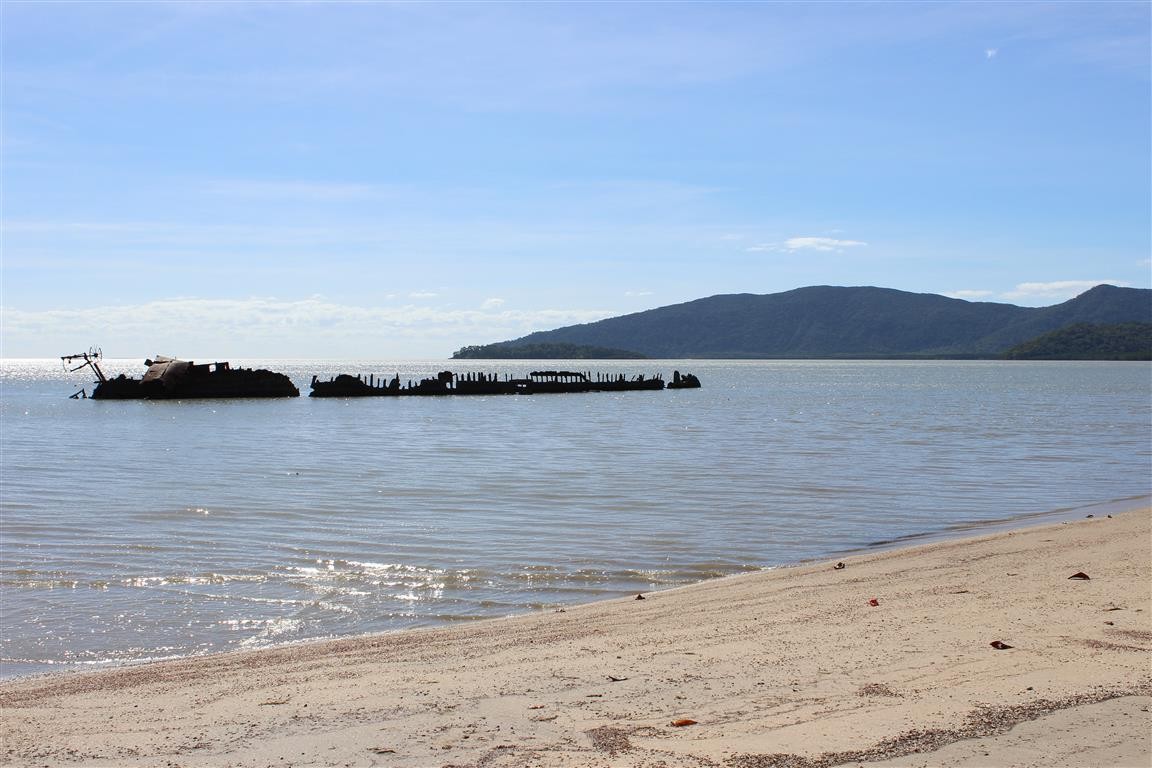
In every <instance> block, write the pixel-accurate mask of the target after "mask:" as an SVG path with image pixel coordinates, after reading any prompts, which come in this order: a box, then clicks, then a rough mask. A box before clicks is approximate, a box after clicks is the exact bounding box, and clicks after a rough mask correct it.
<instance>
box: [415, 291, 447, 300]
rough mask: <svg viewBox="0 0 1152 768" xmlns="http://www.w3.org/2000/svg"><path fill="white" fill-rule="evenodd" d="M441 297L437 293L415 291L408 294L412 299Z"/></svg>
mask: <svg viewBox="0 0 1152 768" xmlns="http://www.w3.org/2000/svg"><path fill="white" fill-rule="evenodd" d="M439 295H440V294H438V293H435V292H434V291H413V292H412V293H410V294H408V298H410V299H434V298H436V297H437V296H439Z"/></svg>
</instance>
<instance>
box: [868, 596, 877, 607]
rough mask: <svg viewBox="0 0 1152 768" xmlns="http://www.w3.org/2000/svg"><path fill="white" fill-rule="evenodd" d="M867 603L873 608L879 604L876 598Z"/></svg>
mask: <svg viewBox="0 0 1152 768" xmlns="http://www.w3.org/2000/svg"><path fill="white" fill-rule="evenodd" d="M868 605H870V606H872V607H873V608H875V607H876V606H878V605H880V601H879V600H877V599H876V598H872V599H871V600H869V601H868Z"/></svg>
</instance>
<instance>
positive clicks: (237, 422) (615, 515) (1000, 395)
mask: <svg viewBox="0 0 1152 768" xmlns="http://www.w3.org/2000/svg"><path fill="white" fill-rule="evenodd" d="M140 363H141V361H138V360H123V361H108V364H107V365H106V366H105V368H106V370H107V371H108V372H109V373H118V372H120V371H121V370H123V371H126V372H128V373H129V374H130V375H139V374H140V373H141V372H142V370H143V369H142V366H141V364H140ZM233 364H234V365H236V364H244V365H259V366H262V367H269V368H272V369H273V370H279V371H282V372H285V373H288V374H289V375H291V376H292V378H293V379H294V380H295V381H296V383H297V385H298V386H299V387H300V388H301V390H302V392H305V393H306V389H307V384H308V381H309V380H310V379H311V376H312V374H314V373H315V374H319V375H321V376H322V377H327V376H329V375H333V374H335V373H340V372H350V373H364V374H368V373H375V374H377V375H386V376H389V377H390V376H392V375H394V374H396V373H399V374H400V376H401V378H402V379H406V378H419V377H421V376H425V375H428V374H431V373H434V372H436V371H438V370H442V369H444V368H446V367H450V368H452V369H453V370H456V371H461V372H462V371H470V370H475V371H487V372H510V373H511V372H523V371H527V370H531V369H533V368H535V367H538V365H539V364H531V363H515V362H511V363H486V364H482V363H477V362H473V361H469V362H464V361H452V362H450V363H449V362H446V361H432V362H424V363H421V362H412V361H356V362H347V361H345V362H339V361H307V362H304V361H240V360H234V361H233ZM547 366H548V367H549V368H554V367H565V366H567V367H574V368H577V369H579V370H593V371H596V370H599V371H605V372H623V373H628V374H634V373H646V374H652V373H655V372H662V373H663V374H664V375H665V377H666V378H667V377H670V376H671V372H672V370H673V369H674V368H679V369H680V370H682V371H684V370H688V371H692V372H694V373H697V374H698V375H699V376H700V378H701V379H702V381H703V383H704V387H703V388H702V389H700V390H680V391H664V392H631V393H616V394H608V393H594V394H579V395H536V396H532V397H518V396H505V397H445V398H402V399H359V400H312V399H309V398H306V397H302V398H299V399H294V400H264V401H260V400H236V401H187V402H154V403H152V402H109V401H91V400H87V401H85V400H79V401H76V400H68V399H67V396H68V395H69V394H71V393H72V392H74V391H76V390H78V389H79V388H80V387H81V386H86V385H88V384H89V382H88V380H87V379H86V378H85V377H83V376H82V374H79V373H73V374H65V373H63V372H62V371H61V369H60V363H59V361H17V360H7V361H4V362H3V370H2V376H0V387H2V388H0V423H2V425H3V428H2V430H0V450H2V454H0V483H2V484H0V489H2V495H0V505H2V518H0V521H2V526H0V538H2V554H3V562H2V568H0V607H2V608H3V611H2V613H3V617H2V622H3V636H2V649H0V656H2V665H3V666H2V673H3V674H4V675H8V676H11V675H21V674H29V673H34V672H40V671H55V670H60V669H70V668H91V667H93V666H99V665H106V664H109V663H117V662H124V661H135V660H141V659H150V658H163V657H170V656H183V655H188V654H195V653H205V652H213V651H221V650H228V649H233V648H238V647H260V646H266V645H271V644H275V643H279V642H285V641H292V640H299V639H305V638H314V637H326V636H332V635H345V634H353V633H362V632H369V631H381V630H391V629H401V628H406V627H412V626H426V625H432V624H440V623H446V622H455V621H466V620H470V619H474V618H479V617H491V616H499V615H505V614H509V613H516V612H523V611H530V610H540V609H545V608H548V607H549V606H554V605H557V604H563V603H571V602H584V601H588V600H592V599H599V598H604V597H611V596H618V595H622V594H627V593H630V592H637V591H641V590H649V589H654V588H659V587H664V586H669V585H675V584H683V583H687V582H692V581H698V580H701V579H705V578H709V577H713V576H719V575H725V574H731V573H738V572H741V571H745V570H752V569H758V568H764V567H771V566H774V565H779V564H783V563H789V562H795V561H797V560H800V559H804V558H810V557H817V556H821V555H827V554H832V553H836V552H841V551H844V550H847V549H852V548H857V547H862V546H866V545H868V544H871V543H873V542H876V541H884V540H892V539H897V538H900V537H905V536H913V535H918V534H932V533H936V532H947V531H949V530H952V529H953V528H954V527H955V526H962V525H967V524H971V523H978V522H980V521H989V520H999V519H1003V518H1007V517H1013V516H1019V515H1029V514H1035V513H1039V512H1045V511H1049V510H1053V509H1057V508H1069V507H1077V506H1081V505H1088V504H1094V503H1099V502H1103V501H1109V500H1113V499H1119V498H1131V497H1137V496H1144V495H1147V494H1149V493H1150V492H1152V479H1150V478H1152V471H1150V470H1152V455H1150V451H1149V438H1150V435H1152V398H1150V395H1152V377H1150V372H1152V368H1150V367H1149V365H1148V364H1146V363H1025V362H957V361H946V362H945V361H929V362H867V361H853V362H840V361H807V362H795V361H753V362H728V361H690V362H685V361H635V362H631V361H608V362H602V363H590V362H588V361H580V362H575V363H570V364H565V363H563V362H557V361H549V362H548V364H547ZM89 389H90V387H89Z"/></svg>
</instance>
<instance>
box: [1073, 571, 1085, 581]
mask: <svg viewBox="0 0 1152 768" xmlns="http://www.w3.org/2000/svg"><path fill="white" fill-rule="evenodd" d="M1068 578H1070V579H1079V580H1080V581H1088V579H1090V578H1091V577H1090V576H1089V575H1088V574H1086V573H1084V571H1076V573H1074V574H1072V575H1071V576H1069V577H1068Z"/></svg>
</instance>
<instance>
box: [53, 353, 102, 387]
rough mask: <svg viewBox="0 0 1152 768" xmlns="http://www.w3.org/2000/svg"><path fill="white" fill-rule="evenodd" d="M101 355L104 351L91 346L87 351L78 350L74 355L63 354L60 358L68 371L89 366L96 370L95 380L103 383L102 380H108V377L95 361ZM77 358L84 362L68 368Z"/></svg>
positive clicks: (71, 371)
mask: <svg viewBox="0 0 1152 768" xmlns="http://www.w3.org/2000/svg"><path fill="white" fill-rule="evenodd" d="M103 356H104V353H103V352H102V351H101V350H100V348H99V347H92V348H91V349H89V350H88V351H87V352H80V353H77V354H75V355H63V356H62V357H61V358H60V360H61V361H63V363H64V368H65V369H66V370H67V371H68V372H69V373H73V372H75V371H78V370H80V369H81V368H89V367H91V368H92V370H93V371H95V372H96V380H97V382H98V383H100V384H103V383H104V382H106V381H108V378H107V377H106V376H105V375H104V371H102V370H100V365H99V364H98V362H97V361H98V360H99V359H100V358H102V357H103ZM77 360H83V361H84V362H82V363H80V365H78V366H76V367H75V368H68V366H69V365H70V364H71V363H74V362H76V361H77Z"/></svg>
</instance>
